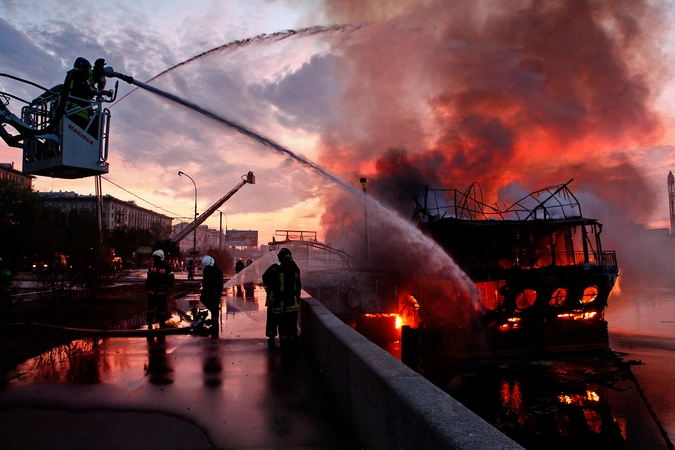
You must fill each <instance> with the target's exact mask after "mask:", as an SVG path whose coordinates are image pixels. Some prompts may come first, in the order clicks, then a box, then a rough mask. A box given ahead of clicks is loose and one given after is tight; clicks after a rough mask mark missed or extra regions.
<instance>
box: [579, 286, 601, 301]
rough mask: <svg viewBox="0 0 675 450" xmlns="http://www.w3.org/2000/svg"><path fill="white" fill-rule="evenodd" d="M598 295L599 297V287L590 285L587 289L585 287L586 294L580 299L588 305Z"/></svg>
mask: <svg viewBox="0 0 675 450" xmlns="http://www.w3.org/2000/svg"><path fill="white" fill-rule="evenodd" d="M597 297H598V287H597V286H588V287H587V288H586V289H584V294H583V295H582V296H581V300H579V301H580V302H581V303H583V304H584V305H586V304H588V303H591V302H592V301H593V300H595V299H596V298H597Z"/></svg>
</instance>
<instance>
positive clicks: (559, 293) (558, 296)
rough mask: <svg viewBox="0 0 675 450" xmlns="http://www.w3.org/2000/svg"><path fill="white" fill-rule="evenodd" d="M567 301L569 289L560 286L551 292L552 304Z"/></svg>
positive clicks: (559, 304) (556, 304) (560, 303)
mask: <svg viewBox="0 0 675 450" xmlns="http://www.w3.org/2000/svg"><path fill="white" fill-rule="evenodd" d="M565 301H567V289H565V288H558V289H556V290H555V291H553V294H551V302H550V303H551V306H561V305H562V304H563V303H565Z"/></svg>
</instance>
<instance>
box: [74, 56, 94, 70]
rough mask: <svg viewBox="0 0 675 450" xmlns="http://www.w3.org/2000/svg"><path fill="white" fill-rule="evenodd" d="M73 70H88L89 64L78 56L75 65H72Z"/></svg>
mask: <svg viewBox="0 0 675 450" xmlns="http://www.w3.org/2000/svg"><path fill="white" fill-rule="evenodd" d="M73 68H74V69H86V70H89V69H91V63H90V62H89V61H88V60H87V59H86V58H83V57H81V56H80V57H78V58H77V59H76V60H75V64H73Z"/></svg>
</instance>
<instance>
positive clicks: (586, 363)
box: [434, 277, 675, 450]
mask: <svg viewBox="0 0 675 450" xmlns="http://www.w3.org/2000/svg"><path fill="white" fill-rule="evenodd" d="M605 319H606V320H607V322H608V324H609V334H610V348H611V350H612V351H611V352H604V353H602V352H601V353H598V352H594V353H588V354H584V353H582V354H575V355H560V356H554V357H550V358H546V359H533V358H519V359H515V358H514V359H500V360H492V361H480V362H475V363H471V364H465V365H462V366H461V367H455V372H454V373H451V374H450V376H444V379H441V380H435V381H434V382H435V383H436V384H437V385H438V386H439V387H441V388H442V389H443V390H445V391H446V392H448V393H449V394H451V395H452V396H453V397H455V398H456V399H457V400H459V401H460V402H462V403H463V404H464V405H465V406H467V407H468V408H469V409H471V410H472V411H474V412H475V413H477V414H478V415H480V416H481V417H483V418H484V419H485V420H487V421H488V422H490V423H492V424H493V425H494V426H496V427H497V428H499V429H500V430H501V431H503V432H504V433H505V434H507V435H508V436H510V437H511V438H513V439H514V440H516V441H517V442H519V443H520V444H521V445H523V446H524V447H525V448H527V449H540V448H541V449H557V448H560V449H568V448H574V447H580V448H590V447H594V448H611V449H615V448H616V449H631V450H632V449H672V448H673V447H672V443H671V441H672V440H674V439H675V390H673V389H671V388H670V386H672V385H673V384H674V382H675V324H674V319H675V286H674V284H673V282H672V280H671V279H669V278H665V277H662V278H653V279H650V280H642V283H640V285H639V286H638V285H637V284H635V285H633V286H632V287H624V288H623V289H621V288H619V289H617V291H616V292H615V293H613V294H612V297H611V298H610V301H609V307H608V308H607V310H606V311H605Z"/></svg>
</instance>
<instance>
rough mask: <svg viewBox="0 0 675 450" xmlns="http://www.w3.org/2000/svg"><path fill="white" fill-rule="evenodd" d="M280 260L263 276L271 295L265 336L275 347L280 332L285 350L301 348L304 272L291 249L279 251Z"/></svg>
mask: <svg viewBox="0 0 675 450" xmlns="http://www.w3.org/2000/svg"><path fill="white" fill-rule="evenodd" d="M277 258H278V259H279V261H278V262H277V263H274V264H272V265H271V266H270V267H269V268H268V269H267V270H266V271H265V273H264V274H263V276H262V282H263V284H264V285H265V291H266V292H267V299H266V301H265V306H267V323H266V325H265V335H266V336H267V345H269V346H270V347H273V346H274V338H275V337H276V335H277V329H278V330H279V345H280V346H281V349H282V350H293V349H295V348H297V345H298V312H299V311H300V291H301V290H302V283H301V281H300V269H299V268H298V266H297V264H295V261H293V256H292V255H291V251H290V250H289V249H287V248H282V249H281V250H279V253H277Z"/></svg>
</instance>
